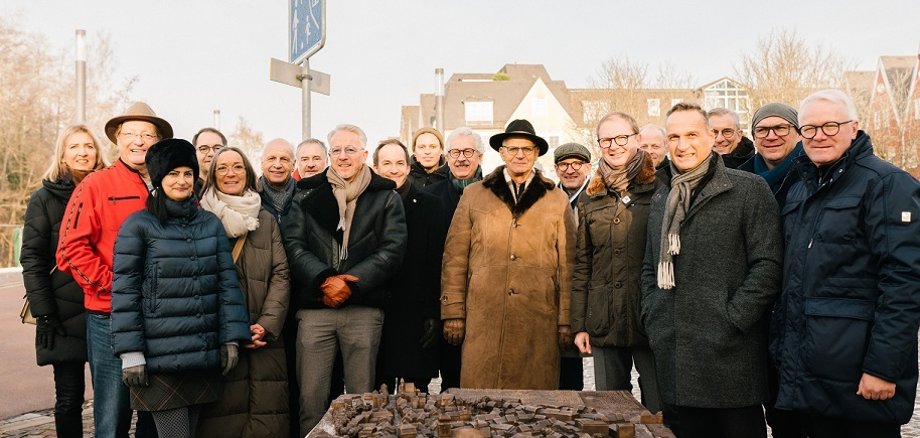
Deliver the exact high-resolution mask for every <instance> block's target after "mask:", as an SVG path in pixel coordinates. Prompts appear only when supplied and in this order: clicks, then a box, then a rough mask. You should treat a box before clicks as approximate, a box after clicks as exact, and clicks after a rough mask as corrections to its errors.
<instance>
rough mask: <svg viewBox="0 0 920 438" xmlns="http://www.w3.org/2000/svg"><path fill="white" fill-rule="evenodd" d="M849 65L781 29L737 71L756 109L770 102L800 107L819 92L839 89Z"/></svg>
mask: <svg viewBox="0 0 920 438" xmlns="http://www.w3.org/2000/svg"><path fill="white" fill-rule="evenodd" d="M849 64H850V63H848V62H847V61H846V60H845V59H844V57H843V56H841V55H839V54H838V53H837V52H835V51H833V50H831V49H827V48H825V47H823V46H821V45H820V44H816V45H809V44H808V43H807V42H806V41H805V40H804V39H803V38H800V37H799V36H798V34H797V33H796V32H795V31H788V30H780V31H774V32H770V34H769V35H767V36H766V37H763V38H761V39H760V40H759V41H758V43H757V47H756V48H755V49H754V50H753V51H752V52H751V53H748V54H744V55H742V56H741V61H740V64H738V65H736V66H735V69H734V70H735V79H737V80H738V81H739V82H740V83H741V84H742V85H744V86H745V87H746V88H747V89H748V93H749V95H750V98H751V104H752V105H753V106H754V107H755V108H757V107H760V106H762V105H765V104H767V103H770V102H784V103H787V104H789V105H792V106H797V105H798V103H799V102H800V101H801V100H802V99H804V98H805V97H806V96H808V95H809V94H810V93H812V92H814V91H816V90H819V89H822V88H831V87H837V86H838V84H839V83H840V81H841V80H842V79H843V74H844V72H845V71H846V70H848V67H849Z"/></svg>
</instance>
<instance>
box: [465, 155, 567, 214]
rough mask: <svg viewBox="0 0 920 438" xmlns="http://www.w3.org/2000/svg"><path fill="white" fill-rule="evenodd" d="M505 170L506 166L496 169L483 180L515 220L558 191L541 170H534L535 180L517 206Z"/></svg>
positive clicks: (484, 185) (483, 183)
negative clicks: (549, 194) (545, 196)
mask: <svg viewBox="0 0 920 438" xmlns="http://www.w3.org/2000/svg"><path fill="white" fill-rule="evenodd" d="M504 170H505V166H499V167H498V168H496V169H495V170H494V171H492V173H490V174H489V175H488V176H487V177H485V179H483V180H482V185H483V187H486V188H488V189H489V190H491V191H492V193H494V194H495V196H497V197H498V199H501V200H502V202H504V203H505V205H507V206H508V209H509V210H511V215H512V216H514V217H515V218H519V217H521V215H523V214H524V212H526V211H527V210H528V209H529V208H530V207H533V205H534V204H536V203H537V201H539V200H540V198H542V197H543V196H544V195H546V193H547V192H548V191H550V190H556V185H555V184H553V182H552V181H550V180H548V179H546V178H544V177H543V175H541V174H540V171H539V170H537V169H534V170H533V172H534V176H533V180H532V181H531V182H530V185H528V186H527V189H525V190H524V194H522V195H521V200H520V201H519V202H518V203H517V204H515V203H514V195H513V194H511V189H510V188H508V182H507V181H505V175H504V173H503V171H504Z"/></svg>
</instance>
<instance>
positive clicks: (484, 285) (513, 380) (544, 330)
mask: <svg viewBox="0 0 920 438" xmlns="http://www.w3.org/2000/svg"><path fill="white" fill-rule="evenodd" d="M489 144H490V145H491V146H492V148H493V149H495V150H496V151H498V152H499V154H501V157H502V160H503V161H504V162H505V165H503V166H499V167H498V168H497V169H496V170H495V171H494V172H492V173H491V174H489V175H488V176H487V177H486V178H485V179H483V181H482V182H479V183H475V184H472V185H470V186H469V187H467V188H466V190H464V194H463V196H462V197H460V203H459V205H458V206H457V210H456V212H455V213H454V217H453V220H452V221H451V226H450V230H449V231H448V233H447V242H446V244H445V250H444V262H443V269H442V271H441V319H442V320H444V337H445V338H446V339H447V341H448V342H450V343H451V344H454V345H459V344H461V343H462V344H463V346H462V350H463V359H462V361H463V368H462V369H461V374H460V386H461V387H462V388H498V389H557V388H558V386H559V346H560V345H568V344H571V343H572V333H571V329H570V326H569V299H570V297H569V293H570V283H571V279H572V267H573V264H574V253H575V220H574V217H573V215H572V210H571V208H570V207H569V203H568V196H566V195H565V193H563V192H562V190H559V189H557V188H556V187H555V184H554V183H553V182H552V181H550V180H548V179H546V178H544V177H543V176H542V175H541V174H540V172H539V170H536V169H534V163H535V162H536V161H537V157H538V156H540V155H543V154H545V153H546V152H547V150H548V149H549V146H548V145H547V143H546V140H544V139H543V138H541V137H539V136H537V135H536V133H535V131H534V128H533V126H532V125H531V124H530V122H528V121H526V120H515V121H512V122H511V123H510V124H509V125H508V127H507V128H506V129H505V132H503V133H499V134H496V135H493V136H492V138H491V139H489ZM557 341H558V345H557ZM525 365H526V366H525Z"/></svg>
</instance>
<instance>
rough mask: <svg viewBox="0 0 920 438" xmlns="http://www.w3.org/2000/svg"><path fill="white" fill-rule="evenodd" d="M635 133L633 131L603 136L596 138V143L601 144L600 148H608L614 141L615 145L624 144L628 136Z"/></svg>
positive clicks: (627, 140) (627, 141)
mask: <svg viewBox="0 0 920 438" xmlns="http://www.w3.org/2000/svg"><path fill="white" fill-rule="evenodd" d="M634 135H636V134H635V133H632V134H629V135H618V136H616V137H605V138H599V139H597V144H599V145H600V146H601V149H609V148H610V146H613V144H614V143H616V145H617V146H626V143H629V137H632V136H634Z"/></svg>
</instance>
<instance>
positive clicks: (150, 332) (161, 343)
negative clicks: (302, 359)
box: [112, 200, 251, 373]
mask: <svg viewBox="0 0 920 438" xmlns="http://www.w3.org/2000/svg"><path fill="white" fill-rule="evenodd" d="M166 205H167V209H168V210H169V219H168V220H167V221H166V222H165V223H163V222H160V220H159V219H157V218H156V216H154V215H153V213H151V212H150V211H149V210H141V211H139V212H137V213H134V214H132V215H131V216H129V217H128V219H127V220H125V223H124V224H122V226H121V228H120V229H119V231H118V238H117V240H116V241H115V261H114V277H113V281H112V350H113V351H114V353H115V354H116V355H119V354H122V353H129V352H142V353H144V357H145V359H146V361H147V371H148V372H150V373H174V372H180V371H186V370H201V369H212V368H214V369H216V368H220V347H221V345H223V344H226V343H228V342H237V343H239V344H240V345H242V344H245V343H246V342H248V341H250V339H251V337H250V334H249V318H248V317H247V315H246V308H245V307H244V305H243V295H242V293H241V292H240V286H239V284H240V283H239V280H238V277H237V276H236V271H235V270H234V268H233V261H232V260H231V256H230V246H229V244H228V242H227V235H226V233H225V232H224V227H223V225H221V223H220V220H219V219H217V217H216V216H214V214H212V213H211V212H208V211H203V210H198V208H197V207H196V206H195V205H194V203H193V201H192V200H186V201H182V202H173V201H166Z"/></svg>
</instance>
